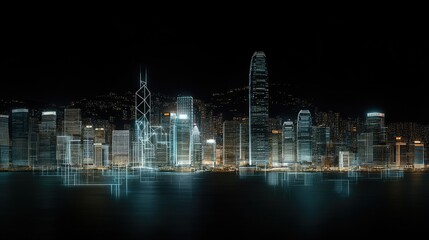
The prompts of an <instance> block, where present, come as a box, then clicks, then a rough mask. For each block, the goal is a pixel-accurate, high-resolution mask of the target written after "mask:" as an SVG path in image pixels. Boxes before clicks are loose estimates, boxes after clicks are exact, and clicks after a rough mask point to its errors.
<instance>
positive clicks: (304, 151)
mask: <svg viewBox="0 0 429 240" xmlns="http://www.w3.org/2000/svg"><path fill="white" fill-rule="evenodd" d="M296 127H297V128H296V152H297V161H298V162H300V163H311V162H312V149H311V145H312V144H311V136H312V135H311V134H312V131H311V130H312V121H311V113H310V111H309V110H301V111H299V113H298V119H297V121H296Z"/></svg>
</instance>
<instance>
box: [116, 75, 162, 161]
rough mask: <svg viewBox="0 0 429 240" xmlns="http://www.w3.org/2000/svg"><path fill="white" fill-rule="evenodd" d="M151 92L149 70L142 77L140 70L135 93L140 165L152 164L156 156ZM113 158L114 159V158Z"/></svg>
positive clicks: (137, 146)
mask: <svg viewBox="0 0 429 240" xmlns="http://www.w3.org/2000/svg"><path fill="white" fill-rule="evenodd" d="M151 111H152V102H151V92H150V91H149V88H148V85H147V70H146V71H145V78H144V79H143V78H142V74H141V70H140V88H139V89H138V90H137V91H136V94H135V117H136V122H135V123H136V136H137V137H136V140H137V144H136V145H135V148H136V149H137V151H135V153H136V154H135V159H136V161H137V163H139V165H140V166H148V165H150V164H151V163H152V162H153V161H154V158H155V153H154V146H153V144H152V142H151V137H152V130H151V123H150V120H151ZM112 158H113V157H112ZM112 160H113V159H112Z"/></svg>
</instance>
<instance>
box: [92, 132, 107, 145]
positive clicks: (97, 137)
mask: <svg viewBox="0 0 429 240" xmlns="http://www.w3.org/2000/svg"><path fill="white" fill-rule="evenodd" d="M94 143H102V144H104V143H106V131H105V130H104V128H95V129H94Z"/></svg>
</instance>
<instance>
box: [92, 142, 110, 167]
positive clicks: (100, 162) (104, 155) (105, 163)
mask: <svg viewBox="0 0 429 240" xmlns="http://www.w3.org/2000/svg"><path fill="white" fill-rule="evenodd" d="M94 165H95V166H96V167H109V166H110V160H109V145H107V144H102V143H94Z"/></svg>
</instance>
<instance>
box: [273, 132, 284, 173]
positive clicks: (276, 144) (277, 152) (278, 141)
mask: <svg viewBox="0 0 429 240" xmlns="http://www.w3.org/2000/svg"><path fill="white" fill-rule="evenodd" d="M270 149H271V154H270V163H271V166H273V167H282V166H284V164H283V158H282V131H281V130H271V135H270Z"/></svg>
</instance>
